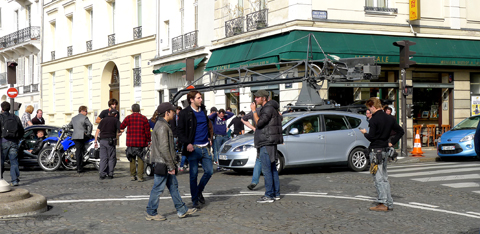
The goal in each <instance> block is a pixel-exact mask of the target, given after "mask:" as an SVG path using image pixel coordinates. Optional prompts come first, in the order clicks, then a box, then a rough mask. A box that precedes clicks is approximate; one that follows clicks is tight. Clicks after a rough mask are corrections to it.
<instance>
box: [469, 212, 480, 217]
mask: <svg viewBox="0 0 480 234" xmlns="http://www.w3.org/2000/svg"><path fill="white" fill-rule="evenodd" d="M467 214H473V215H478V216H480V213H476V212H471V211H468V212H467Z"/></svg>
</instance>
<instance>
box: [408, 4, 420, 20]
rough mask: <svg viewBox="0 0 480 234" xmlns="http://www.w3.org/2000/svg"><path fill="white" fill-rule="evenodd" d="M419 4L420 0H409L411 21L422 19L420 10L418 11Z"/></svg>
mask: <svg viewBox="0 0 480 234" xmlns="http://www.w3.org/2000/svg"><path fill="white" fill-rule="evenodd" d="M418 4H419V0H409V5H410V10H409V12H410V21H412V20H419V19H420V12H419V11H418Z"/></svg>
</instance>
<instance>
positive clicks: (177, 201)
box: [147, 174, 188, 216]
mask: <svg viewBox="0 0 480 234" xmlns="http://www.w3.org/2000/svg"><path fill="white" fill-rule="evenodd" d="M165 185H166V186H167V188H168V191H170V196H172V201H173V204H174V205H175V209H177V215H178V216H181V215H183V214H185V212H187V210H188V208H187V206H186V205H185V203H183V201H182V197H181V196H180V193H179V192H178V181H177V177H176V176H175V175H170V174H167V175H166V176H162V175H154V179H153V188H152V191H151V192H150V199H149V200H148V205H147V213H148V215H151V216H155V215H157V214H158V212H157V209H158V203H159V200H160V199H159V197H160V195H161V194H162V193H163V190H165Z"/></svg>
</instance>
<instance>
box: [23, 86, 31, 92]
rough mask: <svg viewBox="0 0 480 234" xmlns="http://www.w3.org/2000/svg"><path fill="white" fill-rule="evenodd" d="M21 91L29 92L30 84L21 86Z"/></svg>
mask: <svg viewBox="0 0 480 234" xmlns="http://www.w3.org/2000/svg"><path fill="white" fill-rule="evenodd" d="M23 93H30V85H25V86H23Z"/></svg>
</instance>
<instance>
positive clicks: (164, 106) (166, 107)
mask: <svg viewBox="0 0 480 234" xmlns="http://www.w3.org/2000/svg"><path fill="white" fill-rule="evenodd" d="M168 110H172V111H175V110H176V108H175V106H173V105H172V103H170V102H164V103H162V104H160V105H159V106H158V108H157V113H158V114H162V113H165V112H167V111H168Z"/></svg>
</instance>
